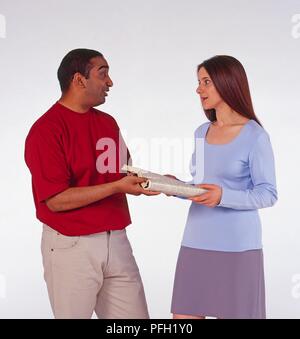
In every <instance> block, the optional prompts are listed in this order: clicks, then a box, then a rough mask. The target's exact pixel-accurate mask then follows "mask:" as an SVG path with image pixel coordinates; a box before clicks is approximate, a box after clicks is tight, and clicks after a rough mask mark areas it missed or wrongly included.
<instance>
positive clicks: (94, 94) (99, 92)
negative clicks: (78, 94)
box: [85, 57, 113, 107]
mask: <svg viewBox="0 0 300 339" xmlns="http://www.w3.org/2000/svg"><path fill="white" fill-rule="evenodd" d="M90 63H91V65H92V68H91V69H90V72H89V77H88V79H86V81H85V85H86V88H85V91H86V98H87V100H88V102H89V103H90V105H91V107H93V106H98V105H101V104H103V103H104V102H105V97H106V96H107V92H108V91H109V88H110V87H111V86H112V85H113V82H112V81H111V78H110V77H109V75H108V71H109V66H108V63H107V61H106V60H105V59H104V58H101V57H95V58H92V59H91V60H90Z"/></svg>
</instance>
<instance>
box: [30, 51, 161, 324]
mask: <svg viewBox="0 0 300 339" xmlns="http://www.w3.org/2000/svg"><path fill="white" fill-rule="evenodd" d="M108 71H109V66H108V63H107V61H106V60H105V58H104V57H103V55H102V54H101V53H99V52H98V51H94V50H89V49H76V50H73V51H71V52H69V53H68V54H67V55H66V56H65V57H64V58H63V60H62V62H61V64H60V66H59V69H58V80H59V83H60V87H61V90H62V96H61V98H60V100H59V101H58V102H56V103H55V104H54V105H53V106H52V107H51V108H50V109H49V110H48V111H47V112H46V113H45V114H44V115H42V116H41V117H40V118H39V119H38V120H37V121H36V122H35V123H34V125H33V126H32V128H31V130H30V132H29V134H28V136H27V139H26V144H25V161H26V164H27V166H28V167H29V169H30V172H31V174H32V189H33V196H34V202H35V206H36V214H37V218H38V219H39V220H40V221H41V222H42V223H43V235H42V255H43V265H44V277H45V281H46V283H47V288H48V294H49V298H50V302H51V306H52V310H53V313H54V316H55V317H56V318H90V317H91V316H92V314H93V311H95V312H96V314H97V316H98V317H99V318H148V317H149V316H148V311H147V305H146V300H145V295H144V289H143V285H142V281H141V277H140V274H139V270H138V267H137V264H136V262H135V259H134V256H133V254H132V249H131V246H130V244H129V241H128V239H127V236H126V231H125V227H126V226H128V225H129V224H130V223H131V220H130V215H129V210H128V205H127V200H126V195H125V193H129V194H133V195H140V194H146V195H155V194H156V193H154V192H150V193H148V192H146V191H144V190H143V189H142V188H141V186H140V183H141V182H143V181H144V179H143V178H138V177H134V176H126V175H124V174H122V173H120V170H118V169H119V168H121V166H122V164H121V163H120V161H121V158H122V157H120V156H119V153H121V152H122V148H123V149H124V144H123V143H122V139H120V138H119V127H118V125H117V123H116V121H115V120H114V119H113V118H112V117H111V116H110V115H108V114H106V113H104V112H101V111H98V110H96V109H95V108H93V107H94V106H98V105H101V104H103V103H104V102H105V97H106V96H107V93H108V91H109V89H110V87H111V86H112V85H113V83H112V80H111V79H110V77H109V74H108ZM103 140H104V141H105V142H104V143H103V142H102V141H103ZM107 140H108V141H111V142H112V144H113V146H114V147H112V148H111V149H110V151H109V152H108V157H107V159H105V158H106V154H105V152H107V151H108V150H107V147H106V149H105V147H104V145H105V144H107V145H106V146H109V145H110V144H111V143H109V142H108V143H107ZM125 149H126V146H125ZM126 152H127V149H126ZM128 154H129V153H128ZM126 155H127V153H126ZM112 157H113V159H111V158H112ZM128 157H129V155H128ZM128 157H127V158H128ZM126 160H127V159H126Z"/></svg>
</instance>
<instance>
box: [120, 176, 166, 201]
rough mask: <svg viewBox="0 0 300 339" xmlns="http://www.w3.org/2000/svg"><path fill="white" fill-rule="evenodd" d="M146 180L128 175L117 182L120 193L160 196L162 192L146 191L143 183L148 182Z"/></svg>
mask: <svg viewBox="0 0 300 339" xmlns="http://www.w3.org/2000/svg"><path fill="white" fill-rule="evenodd" d="M146 181H147V179H146V178H139V177H137V176H135V175H128V176H126V177H124V178H122V179H121V180H119V181H118V182H117V187H118V190H119V192H121V193H127V194H132V195H141V194H144V195H148V196H150V195H158V194H160V192H153V191H147V190H144V189H143V188H142V187H141V183H143V182H146Z"/></svg>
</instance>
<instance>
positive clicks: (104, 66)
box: [98, 65, 109, 71]
mask: <svg viewBox="0 0 300 339" xmlns="http://www.w3.org/2000/svg"><path fill="white" fill-rule="evenodd" d="M102 68H107V69H109V67H108V66H106V65H103V66H100V67H99V68H98V71H100V69H102Z"/></svg>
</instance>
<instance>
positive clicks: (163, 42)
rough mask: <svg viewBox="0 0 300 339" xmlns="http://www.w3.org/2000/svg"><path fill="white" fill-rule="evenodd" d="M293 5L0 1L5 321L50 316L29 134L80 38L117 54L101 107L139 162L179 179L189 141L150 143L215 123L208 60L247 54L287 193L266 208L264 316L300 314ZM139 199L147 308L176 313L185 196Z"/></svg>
mask: <svg viewBox="0 0 300 339" xmlns="http://www.w3.org/2000/svg"><path fill="white" fill-rule="evenodd" d="M297 13H300V1H299V0H284V1H283V0H278V1H275V0H273V1H271V0H252V1H246V0H243V1H240V0H225V1H224V0H222V1H221V0H220V1H217V0H211V1H202V0H195V1H192V0H188V1H179V0H178V1H174V0H165V1H163V0H151V1H141V0H140V1H138V0H124V1H121V0H110V1H102V0H98V1H96V0H94V1H88V0H86V1H77V0H76V1H75V0H72V1H71V0H63V1H62V0H54V1H50V0H49V1H38V0H36V1H34V0H27V1H21V0H20V1H11V0H0V14H1V15H2V16H1V20H0V25H1V27H0V32H1V34H0V77H1V81H0V96H1V105H0V107H1V115H0V152H1V153H0V154H1V167H0V178H1V186H0V188H1V196H0V199H1V200H0V206H1V213H0V222H1V226H0V227H1V228H0V318H51V317H52V313H51V309H50V305H49V302H48V296H47V292H46V285H45V283H44V281H43V275H42V274H43V272H42V263H41V255H40V236H41V226H40V222H39V221H38V220H36V219H35V209H34V205H33V199H32V193H31V179H30V175H29V171H28V169H27V167H26V166H25V163H24V160H23V151H24V140H25V137H26V135H27V133H28V130H29V128H30V126H31V125H32V124H33V122H34V121H35V120H36V119H37V118H38V117H39V116H40V115H41V114H43V113H44V112H45V111H46V110H47V109H48V108H49V107H50V106H51V105H52V104H53V103H54V102H55V101H56V100H57V99H58V98H59V95H60V91H59V85H58V81H57V79H56V71H57V68H58V65H59V63H60V61H61V59H62V57H63V56H64V55H65V54H66V53H67V52H68V51H69V50H71V49H74V48H78V47H85V48H92V49H97V50H99V51H101V52H102V53H103V54H104V55H105V57H106V58H107V60H108V62H109V64H110V67H111V77H112V79H113V81H114V87H113V88H112V90H111V92H110V95H109V97H108V98H107V103H106V104H105V105H103V106H101V107H100V109H102V110H104V111H106V112H109V113H111V114H112V115H113V116H114V117H115V118H116V119H117V121H118V123H119V125H120V127H121V128H122V130H123V131H124V134H125V137H126V141H127V143H128V145H129V146H131V153H132V155H133V159H134V161H135V165H139V166H141V167H145V168H148V169H151V170H157V171H159V172H162V173H166V172H171V173H173V174H176V175H178V176H179V177H181V178H182V179H188V178H189V177H188V171H187V168H188V161H189V157H190V152H191V149H190V148H189V147H187V148H186V149H185V151H184V152H182V151H178V150H177V151H176V150H175V151H174V150H173V155H172V159H171V158H170V159H171V160H170V161H169V160H167V161H165V163H164V162H163V160H162V159H161V160H159V157H158V156H157V155H158V153H157V152H156V151H154V152H153V150H152V153H151V147H152V142H153V138H159V139H161V138H168V140H173V139H174V138H175V139H176V140H177V141H178V140H181V141H182V142H183V141H184V139H187V140H189V139H191V138H192V136H193V132H194V130H195V128H196V127H197V126H199V125H200V124H201V123H203V122H205V116H204V113H203V111H202V109H201V106H200V102H199V98H198V97H197V95H196V93H195V90H196V86H197V78H196V66H197V64H198V63H200V62H201V61H203V60H204V59H206V58H209V57H211V56H213V55H216V54H229V55H233V56H235V57H236V58H238V59H239V60H240V61H241V62H242V63H243V65H244V66H245V69H246V71H247V73H248V78H249V82H250V87H251V93H252V97H253V102H254V106H255V110H256V113H257V115H258V117H259V118H260V120H261V121H262V123H263V125H264V127H265V128H266V130H267V131H268V133H269V134H270V136H271V141H272V144H273V149H274V153H275V158H276V170H277V183H278V192H279V201H278V203H277V204H276V206H275V207H273V208H271V209H266V210H263V211H261V218H262V223H263V239H264V253H265V273H266V287H267V311H268V317H270V318H297V317H300V260H299V258H300V246H299V237H300V228H299V226H300V223H299V207H298V206H299V203H298V201H299V194H297V193H298V192H299V191H300V185H299V124H300V117H299V114H300V104H299V96H300V81H299V80H300V78H299V75H300V66H299V60H300V55H299V54H300V24H299V23H300V18H299V16H295V15H296V14H297ZM293 17H294V22H293V21H292V18H293ZM138 138H140V139H138ZM141 138H143V139H141ZM141 140H143V142H142V141H141ZM188 144H189V143H188ZM145 148H146V149H145ZM176 152H177V153H176ZM151 154H152V155H151ZM162 157H163V156H162ZM183 165H184V166H183ZM181 167H182V169H180V168H181ZM172 168H174V171H172ZM175 169H176V170H175ZM129 203H130V209H131V215H132V220H133V224H132V226H130V227H129V228H128V234H129V236H130V239H131V241H132V246H133V248H134V252H135V257H136V260H137V262H138V264H139V267H140V271H141V274H142V278H143V281H144V285H145V291H146V296H147V300H148V305H149V311H150V315H151V317H152V318H169V317H170V311H169V310H170V300H171V294H172V284H173V276H174V269H175V265H176V259H177V254H178V250H179V247H180V242H181V237H182V233H183V230H184V225H185V219H186V216H187V212H188V207H189V203H188V202H187V201H182V200H178V199H175V198H167V197H165V196H158V197H154V198H149V197H130V198H129Z"/></svg>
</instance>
